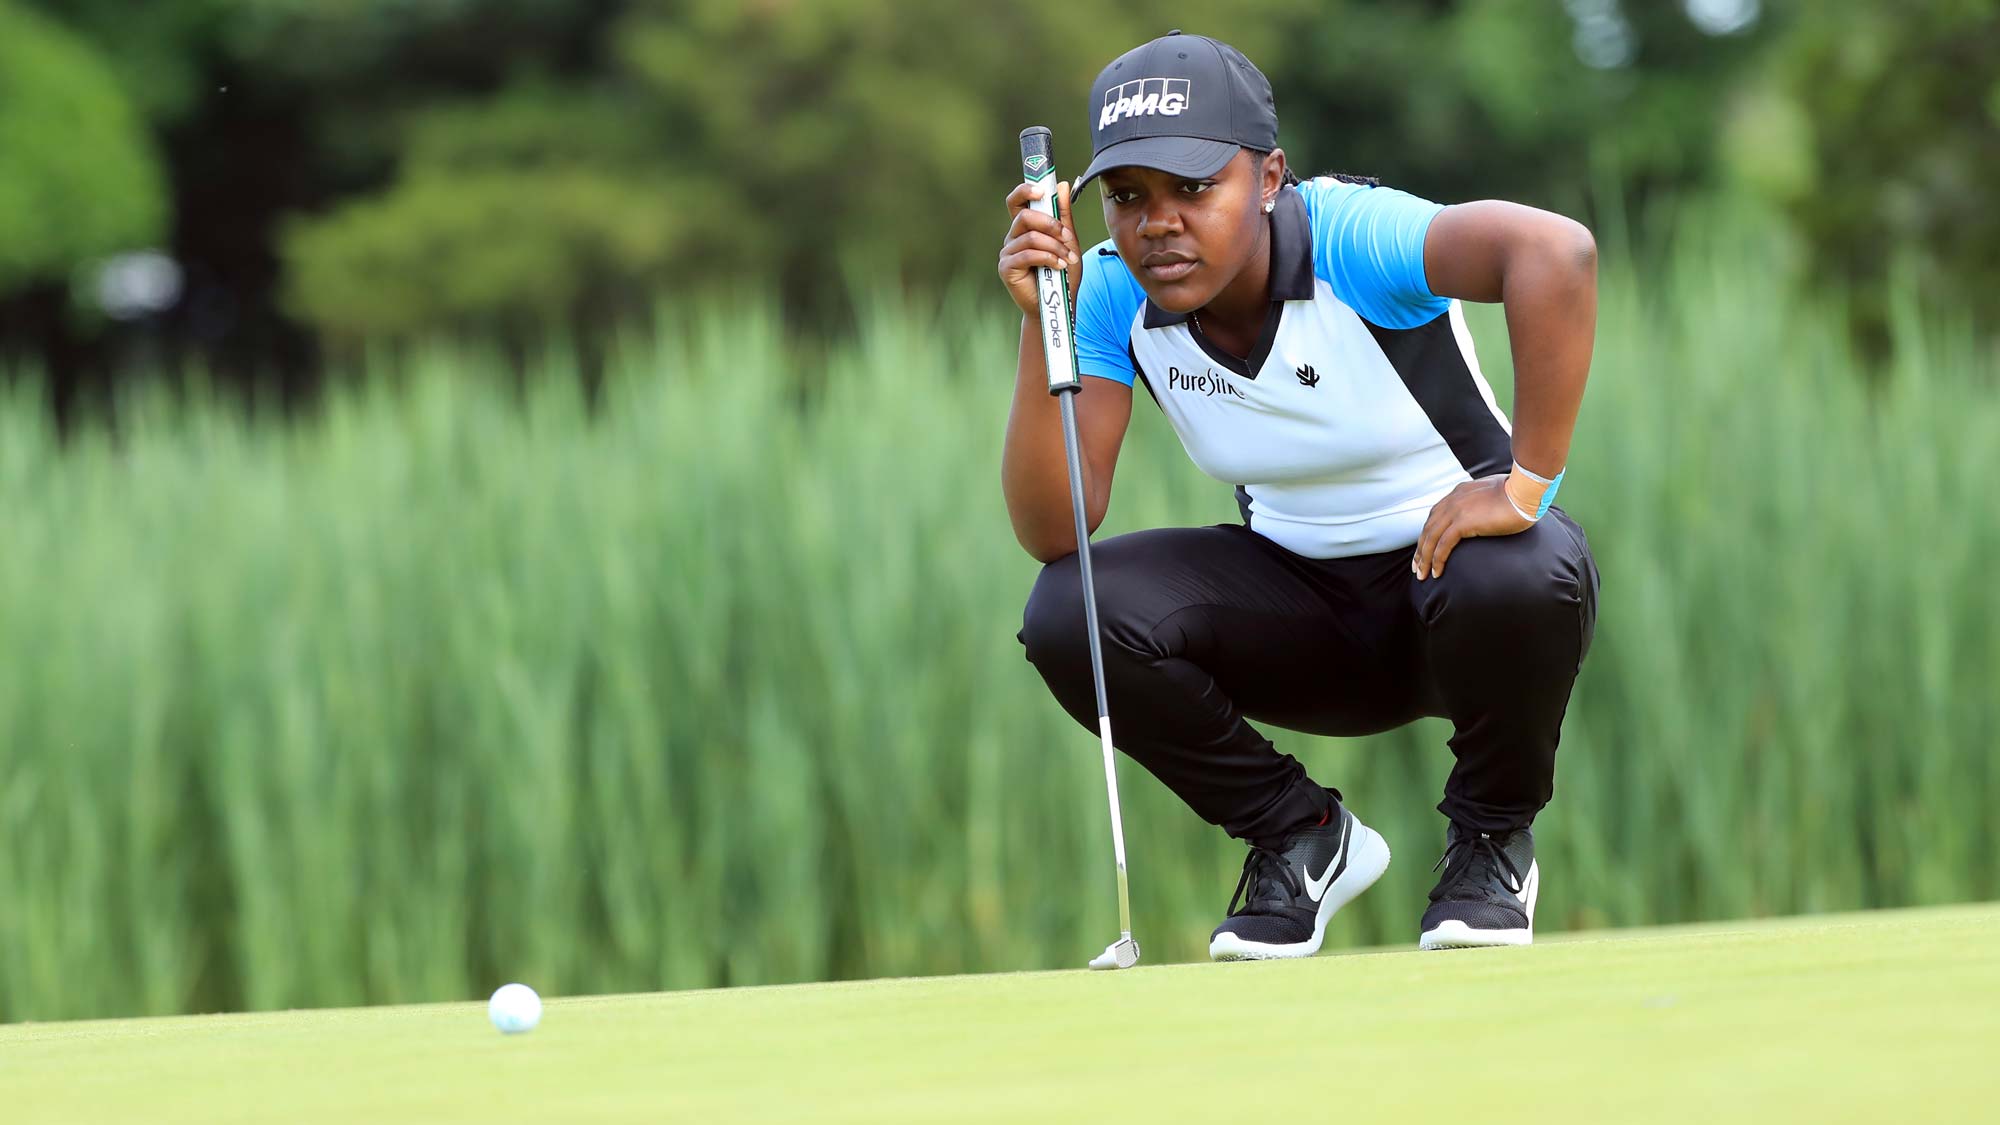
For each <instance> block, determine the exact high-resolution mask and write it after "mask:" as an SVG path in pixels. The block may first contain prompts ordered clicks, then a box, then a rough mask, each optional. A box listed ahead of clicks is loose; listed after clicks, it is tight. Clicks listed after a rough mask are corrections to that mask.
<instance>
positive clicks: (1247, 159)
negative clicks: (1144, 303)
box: [1098, 149, 1285, 313]
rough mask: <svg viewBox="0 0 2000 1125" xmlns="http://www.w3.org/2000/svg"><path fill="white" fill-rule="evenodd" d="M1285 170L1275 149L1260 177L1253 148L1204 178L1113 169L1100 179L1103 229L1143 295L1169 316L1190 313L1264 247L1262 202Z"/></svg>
mask: <svg viewBox="0 0 2000 1125" xmlns="http://www.w3.org/2000/svg"><path fill="white" fill-rule="evenodd" d="M1284 168H1285V161H1284V157H1283V156H1281V155H1279V154H1278V153H1276V152H1273V153H1272V154H1271V156H1270V157H1268V158H1267V159H1266V160H1265V162H1264V169H1263V173H1264V174H1263V175H1262V176H1258V175H1257V160H1256V156H1255V155H1254V154H1253V153H1252V152H1251V151H1250V150H1249V149H1238V150H1237V153H1236V155H1235V156H1234V157H1232V158H1230V161H1229V163H1228V164H1226V165H1224V166H1223V168H1222V170H1221V171H1220V172H1217V173H1216V174H1215V175H1213V176H1210V177H1208V178H1207V179H1202V180H1191V179H1187V178H1186V177H1183V176H1177V175H1174V174H1173V173H1171V172H1162V171H1159V170H1158V169H1154V168H1139V167H1135V166H1124V167H1118V168H1113V169H1111V170H1109V171H1107V172H1105V173H1104V174H1103V175H1102V176H1100V177H1099V178H1098V182H1099V183H1100V184H1102V185H1103V193H1104V225H1105V226H1106V227H1108V228H1110V231H1111V241H1112V243H1113V244H1114V245H1116V246H1117V247H1118V256H1119V257H1120V258H1122V259H1124V261H1125V264H1126V265H1127V266H1128V267H1130V269H1131V270H1132V276H1134V277H1136V278H1138V279H1139V285H1140V287H1141V288H1143V289H1144V290H1145V291H1146V296H1148V297H1150V298H1152V300H1153V303H1154V304H1156V305H1158V306H1160V307H1161V308H1163V309H1165V310H1167V311H1168V312H1176V313H1182V312H1189V311H1191V310H1194V309H1198V308H1201V307H1202V306H1203V305H1206V304H1208V302H1209V301H1210V300H1211V299H1213V298H1214V297H1215V295H1216V294H1217V293H1220V292H1221V291H1222V290H1223V288H1224V287H1226V286H1227V285H1228V284H1229V283H1230V282H1232V281H1234V280H1235V279H1236V276H1237V275H1238V274H1240V273H1241V272H1242V271H1243V267H1244V265H1245V264H1247V263H1248V262H1249V261H1250V260H1251V259H1252V258H1254V257H1256V255H1257V253H1258V251H1259V250H1260V249H1261V248H1262V244H1261V240H1262V238H1263V236H1264V230H1265V223H1264V200H1265V198H1266V197H1269V196H1274V195H1276V194H1277V191H1278V186H1279V184H1281V183H1282V182H1283V179H1284ZM1265 181H1268V182H1265Z"/></svg>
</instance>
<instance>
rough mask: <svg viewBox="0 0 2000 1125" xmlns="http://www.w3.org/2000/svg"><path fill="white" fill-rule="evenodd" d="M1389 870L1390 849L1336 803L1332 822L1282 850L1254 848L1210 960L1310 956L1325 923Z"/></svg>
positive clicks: (1303, 832) (1295, 837)
mask: <svg viewBox="0 0 2000 1125" xmlns="http://www.w3.org/2000/svg"><path fill="white" fill-rule="evenodd" d="M1388 867H1389V845H1388V844H1387V843H1386V842H1384V841H1383V839H1382V837H1381V835H1380V834H1379V833H1377V832H1376V831H1375V830H1374V829H1372V828H1370V827H1368V826H1367V825H1365V824H1363V823H1361V821H1359V820H1357V819H1356V818H1355V816H1354V814H1353V813H1351V812H1348V811H1347V809H1346V808H1345V807H1344V806H1342V805H1341V804H1339V803H1338V802H1336V803H1335V804H1334V806H1333V808H1332V809H1331V810H1330V811H1329V812H1328V813H1327V817H1326V823H1324V824H1320V825H1315V826H1314V827H1311V828H1303V829H1300V830H1299V831H1297V832H1294V833H1292V835H1291V836H1289V837H1287V838H1286V840H1285V843H1284V846H1283V847H1282V848H1280V849H1279V850H1276V851H1273V850H1271V849H1268V848H1257V847H1253V848H1251V849H1250V855H1249V857H1248V858H1247V859H1245V860H1244V861H1243V877H1242V878H1241V879H1238V880H1237V882H1236V893H1235V894H1234V895H1231V896H1230V899H1229V918H1228V919H1227V920H1226V921H1224V922H1223V923H1222V925H1220V926H1217V927H1216V928H1215V934H1214V936H1212V937H1211V938H1209V942H1208V955H1209V957H1210V958H1211V959H1212V960H1216V961H1255V960H1263V959H1265V958H1273V957H1310V956H1312V955H1313V954H1315V953H1318V952H1319V943H1320V940H1321V939H1322V938H1324V937H1325V936H1326V920H1327V919H1329V918H1331V917H1333V913H1334V911H1336V910H1339V909H1340V908H1341V907H1343V906H1346V905H1347V904H1348V903H1349V902H1351V901H1352V900H1353V899H1354V896H1356V895H1358V894H1360V893H1361V892H1362V891H1365V890H1367V889H1368V888H1369V886H1370V885H1371V884H1373V883H1374V882H1375V880H1377V879H1379V878H1381V877H1382V872H1383V871H1385V870H1387V869H1388ZM1239 903H1240V905H1239Z"/></svg>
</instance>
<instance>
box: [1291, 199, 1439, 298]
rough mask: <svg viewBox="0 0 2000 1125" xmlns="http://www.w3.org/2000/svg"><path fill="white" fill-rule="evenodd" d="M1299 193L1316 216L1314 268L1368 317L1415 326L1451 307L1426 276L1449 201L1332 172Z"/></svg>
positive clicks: (1314, 219)
mask: <svg viewBox="0 0 2000 1125" xmlns="http://www.w3.org/2000/svg"><path fill="white" fill-rule="evenodd" d="M1299 192H1300V194H1302V195H1303V196H1305V201H1306V211H1307V213H1308V214H1309V215H1311V217H1312V235H1313V272H1314V273H1315V274H1317V275H1319V276H1320V277H1323V278H1325V279H1326V282H1327V284H1328V285H1331V286H1333V293H1334V296H1336V297H1339V298H1340V299H1341V300H1342V301H1345V302H1346V303H1347V306H1348V307H1349V308H1351V309H1353V310H1354V311H1355V312H1357V313H1360V314H1361V318H1362V319H1363V320H1366V321H1368V322H1369V323H1370V324H1377V325H1380V326H1381V327H1383V328H1415V327H1416V326H1418V325H1420V324H1428V323H1429V322H1430V321H1432V320H1434V319H1436V318H1437V316H1438V314H1439V313H1442V312H1444V311H1445V310H1447V309H1449V308H1450V307H1451V300H1450V299H1449V298H1446V297H1440V296H1438V295H1436V294H1435V293H1432V292H1431V287H1430V282H1429V280H1428V279H1426V278H1425V276H1424V235H1425V233H1426V232H1428V231H1429V230H1430V227H1431V220H1432V219H1434V218H1436V217H1437V213H1438V212H1439V211H1442V210H1444V205H1443V204H1440V203H1432V202H1431V201H1430V200H1428V199H1419V198H1418V197H1416V196H1414V195H1411V194H1409V193H1408V192H1402V191H1397V190H1396V189H1395V188H1386V187H1370V186H1368V185H1366V184H1350V183H1347V182H1345V181H1342V180H1336V179H1333V178H1331V177H1326V176H1322V177H1319V178H1317V179H1313V180H1310V181H1308V182H1307V183H1304V184H1302V185H1300V187H1299Z"/></svg>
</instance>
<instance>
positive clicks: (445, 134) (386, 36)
mask: <svg viewBox="0 0 2000 1125" xmlns="http://www.w3.org/2000/svg"><path fill="white" fill-rule="evenodd" d="M1175 25H1184V26H1185V27H1186V29H1187V30H1189V31H1195V32H1205V33H1211V34H1215V35H1217V36H1219V37H1221V38H1224V39H1228V40H1230V41H1232V42H1235V43H1237V44H1238V45H1239V46H1241V47H1242V48H1243V49H1244V50H1245V51H1246V52H1247V53H1248V54H1249V55H1250V56H1251V57H1252V58H1253V59H1256V60H1257V61H1258V62H1259V65H1260V66H1262V67H1263V68H1264V69H1265V71H1266V72H1267V73H1268V74H1269V75H1270V76H1271V79H1272V81H1273V84H1274V86H1275V87H1276V91H1277V95H1278V104H1279V108H1280V116H1281V120H1282V122H1283V128H1282V139H1283V141H1284V143H1285V145H1286V146H1287V150H1288V152H1289V153H1290V154H1291V156H1292V158H1293V160H1294V161H1295V163H1296V164H1297V165H1298V166H1299V167H1300V169H1301V170H1302V171H1305V172H1316V171H1321V170H1329V169H1339V170H1348V171H1360V172H1367V173H1371V174H1375V175H1379V176H1381V177H1383V178H1384V179H1386V180H1388V181H1390V182H1393V183H1395V184H1398V185H1399V186H1404V187H1407V188H1409V189H1410V190H1413V191H1416V192H1419V193H1421V194H1425V195H1428V196H1431V197H1433V198H1437V199H1441V200H1446V201H1450V200H1460V199H1468V198H1479V197H1487V196H1499V197H1505V198H1513V199H1519V200H1522V201H1525V202H1531V203H1536V204H1540V205H1544V206H1550V207H1555V208H1559V209H1563V210H1566V211H1569V212H1571V213H1578V214H1582V215H1584V216H1585V217H1586V218H1594V219H1596V220H1597V221H1598V223H1599V225H1600V226H1603V225H1604V224H1605V223H1606V222H1609V221H1611V220H1612V219H1613V218H1616V217H1620V216H1623V215H1626V214H1631V215H1635V216H1638V217H1639V220H1640V222H1641V225H1642V226H1647V227H1648V228H1649V229H1651V230H1655V231H1657V232H1658V233H1659V234H1660V235H1661V236H1662V237H1667V238H1671V237H1672V236H1673V232H1672V229H1671V215H1672V214H1673V213H1674V212H1673V211H1672V210H1671V209H1668V208H1663V207H1661V206H1659V205H1658V204H1659V203H1660V201H1662V200H1673V199H1678V198H1681V197H1684V196H1687V195H1689V194H1691V193H1703V194H1708V193H1717V192H1722V193H1728V194H1733V195H1738V196H1744V197H1748V198H1752V199H1755V200H1757V201H1759V202H1760V203H1762V204H1764V205H1767V206H1770V207H1772V208H1773V209H1774V210H1777V211H1779V212H1781V213H1782V214H1783V215H1784V216H1785V217H1786V219H1787V221H1788V224H1789V226H1790V228H1791V229H1792V230H1793V231H1794V232H1795V234H1796V236H1797V240H1798V244H1799V245H1800V247H1801V249H1802V251H1803V256H1801V260H1802V261H1807V262H1810V263H1812V264H1813V265H1814V266H1815V268H1814V269H1812V270H1811V271H1809V274H1808V275H1809V276H1814V277H1821V278H1825V279H1828V280H1831V281H1834V282H1836V283H1838V284H1840V285H1842V286H1843V287H1845V288H1846V289H1848V290H1850V291H1851V292H1852V293H1853V294H1854V295H1855V296H1856V297H1857V305H1858V306H1859V307H1860V308H1861V311H1862V313H1863V317H1862V319H1861V323H1862V324H1863V325H1864V327H1865V326H1866V325H1867V324H1869V323H1871V321H1870V319H1869V318H1870V316H1873V317H1874V322H1876V323H1879V321H1880V316H1879V315H1876V314H1871V313H1870V312H1869V308H1870V303H1871V302H1873V304H1874V306H1875V307H1877V308H1879V304H1880V292H1881V288H1880V287H1881V283H1882V279H1883V278H1884V277H1885V276H1886V274H1887V273H1888V271H1889V270H1890V269H1891V268H1892V266H1893V265H1894V263H1895V262H1896V261H1897V260H1898V259H1901V260H1902V261H1904V262H1905V263H1906V264H1907V266H1908V268H1910V269H1911V270H1913V271H1915V272H1917V273H1920V274H1921V275H1922V277H1923V279H1924V282H1925V285H1926V287H1927V290H1926V291H1927V292H1936V293H1951V294H1954V295H1955V296H1957V297H1958V298H1962V299H1967V300H1973V301H1978V300H1981V299H1984V300H1987V301H1990V300H1991V297H1990V294H1991V293H1992V292H1994V287H1993V286H1992V285H1990V284H1985V282H1986V281H1987V280H1988V277H1989V275H1990V274H1991V273H1992V272H1993V271H1994V269H1996V267H1995V266H1994V263H1995V262H2000V221H1996V219H1995V218H1994V217H1993V213H1992V211H1991V209H1990V208H1988V207H1986V206H1985V199H1984V195H1985V192H1984V190H1983V187H1984V185H1985V184H1987V183H1990V182H1991V180H1992V179H1993V173H1994V172H1995V171H1996V165H2000V79H1997V78H1996V71H1995V66H1994V63H1993V60H1994V59H1996V58H2000V8H1996V5H1995V4H1994V3H1992V2H1988V0H1911V2H1909V3H1901V4H1896V5H1889V6H1885V5H1878V4H1870V3H1865V2H1862V0H1831V2H1820V3H1811V4H1807V3H1802V2H1797V0H1789V2H1788V0H1762V2H1760V0H1680V2H1676V3H1652V4H1637V3H1631V2H1629V0H1426V2H1422V3H1413V2H1409V0H1393V2H1392V0H1260V2H1259V3H1255V4H1253V3H1249V2H1246V0H1217V2H1214V3H1210V4H1206V5H1203V6H1202V8H1201V9H1200V11H1199V12H1198V13H1196V12H1191V11H1188V10H1186V9H1182V8H1179V7H1178V6H1176V5H1172V4H1165V3H1156V2H1140V3H1130V2H1128V3H1107V2H1104V0H1024V2H1021V3H1016V4H1010V5H1004V6H1002V5H974V6H953V5H942V4H930V3H919V2H915V0H807V2H799V0H758V2H754V3H744V2H740V0H426V2H422V3H415V2H411V0H337V2H330V0H155V2H152V3H148V4H144V5H138V6H134V5H131V4H129V3H121V2H116V0H0V168H4V176H0V349H4V350H5V352H6V353H7V357H8V358H11V359H12V360H13V361H14V366H16V367H20V366H23V361H26V365H27V366H30V367H32V368H33V369H35V370H39V371H43V372H46V373H47V374H48V375H49V376H50V377H51V378H52V382H53V385H54V388H55V391H56V396H57V400H58V405H59V406H62V407H65V408H66V407H68V406H70V405H72V404H74V403H75V402H77V401H80V400H83V399H88V398H90V397H94V396H96V395H98V394H100V393H101V392H102V391H103V390H104V389H105V388H106V387H108V386H109V385H110V384H111V382H112V381H113V380H115V379H118V378H121V377H124V376H126V375H128V374H129V373H130V372H131V371H134V370H139V369H148V370H161V369H164V370H173V369H176V368H180V367H185V366H187V365H188V363H189V362H190V361H194V362H198V363H199V364H201V365H202V366H204V367H206V368H208V369H210V370H212V371H214V372H216V373H217V374H219V375H220V376H221V377H223V378H224V379H226V380H230V381H234V382H237V383H239V384H242V385H245V386H249V387H254V388H258V389H259V390H260V391H262V392H276V393H277V394H279V395H281V396H283V397H287V398H289V397H295V396H296V395H297V394H298V393H300V392H302V391H306V390H309V389H310V388H312V387H313V386H314V385H315V384H316V382H317V380H318V378H319V375H320V372H321V371H322V369H323V367H324V365H325V364H326V362H327V360H328V359H329V358H330V357H337V356H339V355H340V354H343V353H344V352H346V351H349V350H351V349H354V348H356V347H357V346H358V345H361V344H362V343H364V342H368V341H395V340H404V339H409V338H413V337H417V336H423V335H435V334H441V333H449V334H470V335H473V336H476V337H478V338H481V339H484V340H490V341H496V342H498V343H501V344H503V345H506V346H510V347H513V348H515V349H517V350H518V349H521V348H524V347H530V346H533V345H535V344H537V343H538V342H541V341H544V340H547V339H549V338H551V336H552V335H556V336H560V338H562V339H564V340H568V341H573V342H575V343H577V344H579V345H581V346H585V347H586V348H588V346H589V345H590V343H591V342H592V341H594V340H597V339H599V338H600V337H601V335H602V331H601V330H602V329H603V328H605V327H606V326H607V325H609V324H612V323H617V322H624V321H629V320H631V319H633V318H634V314H637V313H643V312H645V311H646V310H648V309H649V308H650V307H651V305H652V302H653V301H654V300H656V299H657V298H658V297H660V296H661V295H663V294H666V295H672V294H674V293H678V292H688V291H693V290H699V289H704V288H708V287H712V286H714V285H716V284H717V283H719V282H724V281H737V280H756V281H761V282H767V283H770V284H773V285H775V286H777V287H778V291H779V292H780V294H781V295H782V298H783V302H784V306H785V308H786V309H787V310H788V312H789V314H790V315H792V316H794V317H796V318H797V319H798V320H799V321H800V322H801V323H804V324H807V325H816V326H820V327H827V326H834V325H838V324H840V323H844V322H845V321H846V320H847V318H848V317H849V316H850V314H851V310H849V309H846V308H844V307H843V306H842V302H843V301H845V300H846V297H845V294H846V293H847V292H848V291H849V288H848V287H847V286H846V285H844V284H841V282H842V281H843V280H845V278H844V277H843V271H848V272H850V273H851V272H852V271H855V270H863V271H866V272H868V273H869V274H871V275H873V276H875V277H879V278H892V279H898V280H900V281H902V282H903V283H905V284H908V285H911V286H934V285H936V284H939V283H942V282H944V281H946V280H948V279H950V278H952V277H955V276H959V275H964V274H967V273H972V274H979V273H982V272H983V271H985V270H986V269H988V268H990V267H989V265H988V263H989V262H990V259H991V257H992V254H993V252H994V249H995V247H996V246H997V244H998V242H999V239H1000V235H1001V231H1002V227H1001V223H1000V221H999V220H1000V217H1001V214H1002V212H1001V209H1000V205H999V199H1000V196H1001V195H1002V194H1003V193H1004V191H1005V189H1006V186H1007V185H1008V184H1009V183H1010V182H1011V180H1012V178H1013V177H1012V171H1013V169H1012V161H1013V154H1012V139H1013V136H1014V134H1015V132H1017V131H1018V129H1019V128H1020V127H1021V126H1022V125H1024V124H1028V123H1033V122H1047V123H1049V124H1051V125H1052V126H1054V127H1056V129H1057V138H1058V155H1059V163H1060V164H1061V165H1062V166H1064V167H1070V166H1080V163H1081V161H1082V160H1084V159H1085V158H1086V156H1087V148H1086V147H1085V146H1086V138H1087V134H1086V132H1085V126H1084V107H1083V105H1082V103H1083V101H1084V100H1085V96H1086V93H1087V90H1088V87H1089V83H1090V81H1091V79H1092V77H1093V76H1094V75H1095V73H1096V71H1097V70H1098V69H1099V68H1100V67H1101V66H1102V65H1103V64H1104V63H1105V62H1106V61H1108V60H1109V59H1110V58H1112V57H1113V56H1114V55H1116V54H1117V53H1118V52H1119V51H1121V50H1124V49H1125V48H1127V47H1129V46H1131V45H1133V44H1136V43H1138V42H1141V41H1143V40H1145V39H1146V38H1148V37H1150V36H1152V35H1155V34H1159V33H1161V32H1163V31H1165V30H1166V29H1167V28H1168V27H1170V26H1175ZM1085 213H1086V216H1087V217H1086V224H1087V225H1090V224H1094V223H1095V222H1096V219H1095V216H1094V213H1093V209H1091V208H1088V207H1086V208H1085ZM1663 216H1664V217H1663ZM1648 217H1652V221H1651V222H1650V223H1647V222H1645V220H1646V219H1647V218H1648ZM1802 272H1805V271H1802ZM585 360H586V363H588V362H589V361H590V357H589V356H588V355H586V356H585Z"/></svg>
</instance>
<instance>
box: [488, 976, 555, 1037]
mask: <svg viewBox="0 0 2000 1125" xmlns="http://www.w3.org/2000/svg"><path fill="white" fill-rule="evenodd" d="M486 1018H488V1019H490V1020H492V1021H493V1026H494V1027H497V1028H499V1029H500V1030H501V1031H504V1032H506V1033H507V1034H509V1035H512V1034H514V1033H515V1032H520V1031H533V1030H534V1029H535V1025H536V1024H538V1023H540V1022H542V998H541V997H539V996H537V995H535V990H534V989H532V988H529V987H528V986H527V985H525V984H503V985H501V986H500V987H499V988H498V989H497V990H496V991H495V992H494V993H493V999H491V1000H489V1001H487V1002H486Z"/></svg>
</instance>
